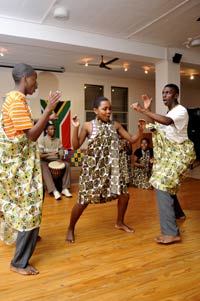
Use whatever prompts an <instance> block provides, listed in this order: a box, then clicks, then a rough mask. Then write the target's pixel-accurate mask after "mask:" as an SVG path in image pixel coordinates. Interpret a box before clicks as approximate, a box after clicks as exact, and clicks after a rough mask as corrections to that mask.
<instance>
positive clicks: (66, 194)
mask: <svg viewBox="0 0 200 301" xmlns="http://www.w3.org/2000/svg"><path fill="white" fill-rule="evenodd" d="M61 193H62V194H64V195H65V196H66V197H67V198H71V197H72V194H71V193H70V191H69V190H68V189H67V188H65V189H63V190H62V192H61Z"/></svg>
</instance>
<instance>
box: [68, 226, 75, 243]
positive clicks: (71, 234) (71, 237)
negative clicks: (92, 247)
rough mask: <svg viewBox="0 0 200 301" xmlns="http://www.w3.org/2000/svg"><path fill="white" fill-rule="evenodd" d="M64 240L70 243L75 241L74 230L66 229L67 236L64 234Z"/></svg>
mask: <svg viewBox="0 0 200 301" xmlns="http://www.w3.org/2000/svg"><path fill="white" fill-rule="evenodd" d="M66 241H68V242H70V243H73V242H75V236H74V230H70V229H68V231H67V236H66Z"/></svg>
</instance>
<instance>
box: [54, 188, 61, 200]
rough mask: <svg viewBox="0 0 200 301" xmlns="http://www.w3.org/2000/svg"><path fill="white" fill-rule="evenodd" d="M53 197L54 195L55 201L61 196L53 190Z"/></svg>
mask: <svg viewBox="0 0 200 301" xmlns="http://www.w3.org/2000/svg"><path fill="white" fill-rule="evenodd" d="M53 195H54V198H55V199H56V200H60V199H61V195H60V193H59V192H58V190H54V191H53Z"/></svg>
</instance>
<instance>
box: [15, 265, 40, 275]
mask: <svg viewBox="0 0 200 301" xmlns="http://www.w3.org/2000/svg"><path fill="white" fill-rule="evenodd" d="M10 270H11V271H13V272H15V273H18V274H21V275H37V274H39V271H38V270H36V268H34V267H33V266H31V265H30V264H29V265H27V267H26V268H24V269H21V268H17V267H14V266H13V265H12V264H11V265H10Z"/></svg>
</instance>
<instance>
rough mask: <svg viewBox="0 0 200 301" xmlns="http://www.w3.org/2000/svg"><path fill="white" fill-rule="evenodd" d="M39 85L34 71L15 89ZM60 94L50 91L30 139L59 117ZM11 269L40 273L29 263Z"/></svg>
mask: <svg viewBox="0 0 200 301" xmlns="http://www.w3.org/2000/svg"><path fill="white" fill-rule="evenodd" d="M37 87H38V84H37V74H36V72H34V73H33V74H32V75H31V76H28V77H26V76H23V77H22V78H21V80H20V82H19V83H17V84H16V85H15V90H17V91H19V92H21V93H23V94H24V95H28V94H29V95H32V94H33V93H34V92H35V90H36V89H37ZM60 95H61V94H60V92H59V91H56V92H50V94H49V100H48V104H47V106H46V109H45V110H44V113H43V115H42V116H41V117H40V118H39V120H38V122H37V123H36V124H35V125H34V126H33V127H32V128H31V129H27V130H24V133H25V134H26V136H27V138H28V139H30V140H32V141H36V140H37V139H38V138H39V136H40V135H41V133H42V131H43V130H44V128H45V126H46V124H47V122H48V121H49V119H51V120H54V119H57V117H56V115H55V114H52V111H53V110H54V108H55V107H56V105H57V103H58V101H59V99H60ZM10 270H11V271H13V272H16V273H18V274H22V275H37V274H38V273H39V271H38V270H37V269H36V268H35V267H33V266H32V265H30V264H28V265H27V266H26V268H23V269H22V268H17V267H14V266H12V265H10Z"/></svg>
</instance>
